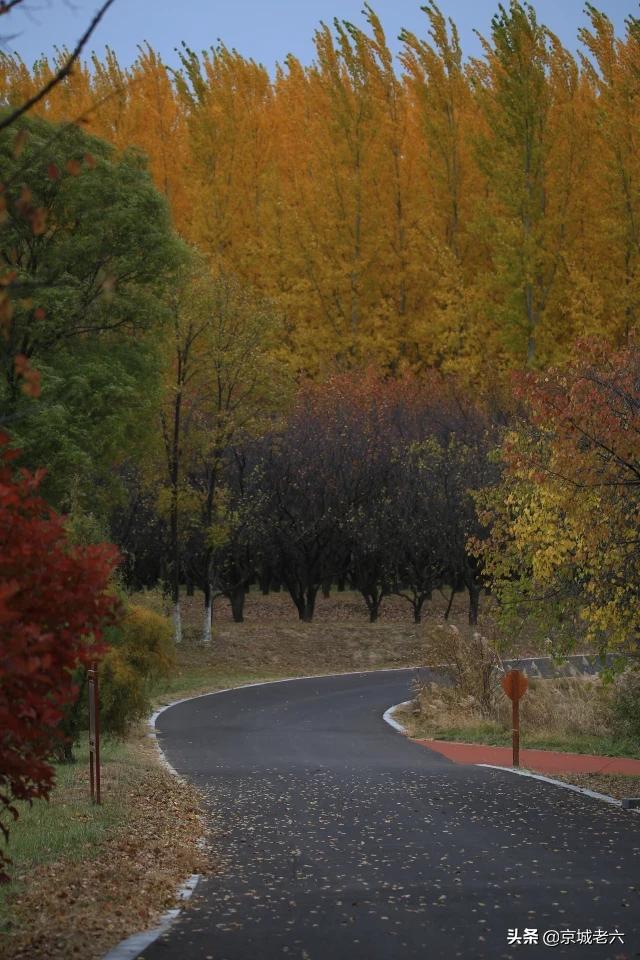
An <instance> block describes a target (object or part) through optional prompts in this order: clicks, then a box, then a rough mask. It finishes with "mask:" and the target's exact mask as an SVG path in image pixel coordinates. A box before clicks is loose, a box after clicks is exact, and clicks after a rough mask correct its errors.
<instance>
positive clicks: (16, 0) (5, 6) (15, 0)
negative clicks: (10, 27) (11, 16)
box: [0, 0, 24, 17]
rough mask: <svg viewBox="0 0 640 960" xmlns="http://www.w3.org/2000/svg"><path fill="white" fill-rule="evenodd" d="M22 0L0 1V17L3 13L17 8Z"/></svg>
mask: <svg viewBox="0 0 640 960" xmlns="http://www.w3.org/2000/svg"><path fill="white" fill-rule="evenodd" d="M23 2H24V0H0V17H1V16H2V14H3V13H10V12H11V11H12V10H13V8H14V7H17V6H19V5H20V4H21V3H23Z"/></svg>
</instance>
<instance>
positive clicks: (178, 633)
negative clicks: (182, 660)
mask: <svg viewBox="0 0 640 960" xmlns="http://www.w3.org/2000/svg"><path fill="white" fill-rule="evenodd" d="M173 639H174V641H175V643H182V612H181V610H180V600H179V599H178V600H177V601H176V602H174V604H173Z"/></svg>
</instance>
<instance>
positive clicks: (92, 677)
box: [87, 663, 100, 804]
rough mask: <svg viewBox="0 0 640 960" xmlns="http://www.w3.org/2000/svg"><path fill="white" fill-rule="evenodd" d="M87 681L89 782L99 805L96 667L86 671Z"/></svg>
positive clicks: (98, 730) (93, 665)
mask: <svg viewBox="0 0 640 960" xmlns="http://www.w3.org/2000/svg"><path fill="white" fill-rule="evenodd" d="M87 677H88V680H89V781H90V784H91V799H92V801H93V802H94V803H98V804H99V803H100V692H99V689H98V667H97V665H96V664H95V663H92V664H91V667H90V669H89V670H88V671H87Z"/></svg>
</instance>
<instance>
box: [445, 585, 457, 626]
mask: <svg viewBox="0 0 640 960" xmlns="http://www.w3.org/2000/svg"><path fill="white" fill-rule="evenodd" d="M455 595H456V591H455V590H454V588H453V587H451V596H450V597H449V603H448V604H447V609H446V610H445V612H444V618H445V620H448V619H449V614H450V613H451V607H452V606H453V598H454V597H455Z"/></svg>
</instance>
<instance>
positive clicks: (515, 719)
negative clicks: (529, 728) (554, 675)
mask: <svg viewBox="0 0 640 960" xmlns="http://www.w3.org/2000/svg"><path fill="white" fill-rule="evenodd" d="M500 682H501V684H502V689H503V690H504V692H505V693H506V695H507V696H508V697H509V699H510V700H511V731H512V738H513V766H514V767H519V766H520V700H521V698H522V697H523V696H524V695H525V693H526V692H527V687H528V686H529V681H528V680H527V678H526V676H525V674H524V673H522V672H521V671H520V670H509V672H508V673H505V675H504V677H503V678H502V680H501V681H500Z"/></svg>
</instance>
